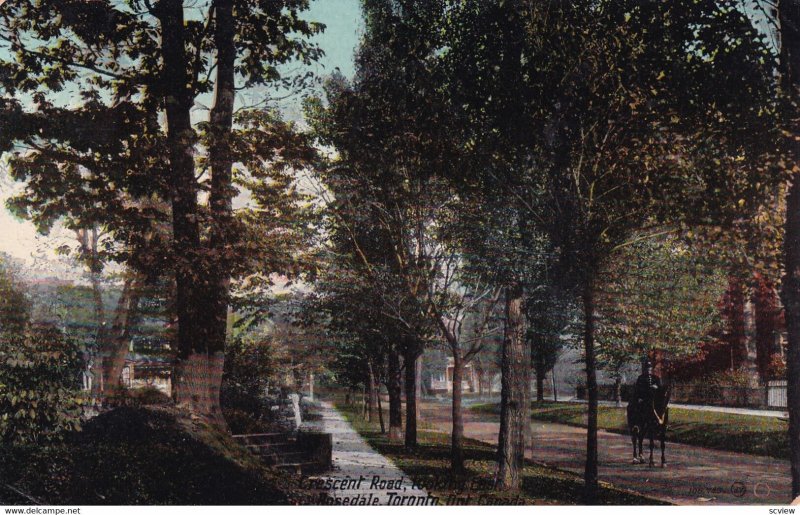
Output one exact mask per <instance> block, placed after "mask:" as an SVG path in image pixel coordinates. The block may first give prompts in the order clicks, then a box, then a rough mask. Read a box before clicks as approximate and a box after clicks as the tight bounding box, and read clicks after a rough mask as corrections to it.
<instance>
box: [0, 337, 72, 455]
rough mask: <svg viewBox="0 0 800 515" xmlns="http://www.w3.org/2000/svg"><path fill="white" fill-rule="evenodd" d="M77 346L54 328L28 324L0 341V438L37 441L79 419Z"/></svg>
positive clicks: (11, 441) (48, 437)
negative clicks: (17, 332) (21, 332)
mask: <svg viewBox="0 0 800 515" xmlns="http://www.w3.org/2000/svg"><path fill="white" fill-rule="evenodd" d="M81 370H82V363H81V358H80V352H79V349H78V346H77V345H76V344H75V342H74V341H73V340H71V339H68V338H66V337H65V336H64V334H63V333H62V332H61V331H60V330H59V329H57V328H55V327H52V326H43V325H40V326H36V325H33V326H29V327H28V328H27V329H26V330H25V332H24V333H23V334H18V335H8V334H7V335H5V337H4V338H3V341H2V343H1V344H0V413H1V415H0V441H2V442H5V443H40V442H42V441H46V440H49V439H52V438H59V437H60V435H61V434H62V433H63V432H64V431H69V430H72V429H77V428H78V427H79V425H80V415H81V404H82V397H81V392H80V381H79V374H80V371H81Z"/></svg>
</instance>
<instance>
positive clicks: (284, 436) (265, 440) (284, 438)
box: [233, 433, 295, 445]
mask: <svg viewBox="0 0 800 515" xmlns="http://www.w3.org/2000/svg"><path fill="white" fill-rule="evenodd" d="M233 438H235V439H236V440H238V441H239V442H241V443H243V444H245V445H265V444H270V443H286V442H294V440H295V437H294V436H293V435H291V434H289V433H252V434H244V435H233Z"/></svg>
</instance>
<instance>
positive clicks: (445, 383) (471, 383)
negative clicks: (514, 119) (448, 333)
mask: <svg viewBox="0 0 800 515" xmlns="http://www.w3.org/2000/svg"><path fill="white" fill-rule="evenodd" d="M454 368H455V366H454V365H453V358H447V363H446V366H445V367H443V368H440V369H439V370H438V371H437V372H434V373H433V374H432V375H431V380H430V388H429V391H430V393H432V394H436V393H452V392H453V369H454ZM461 391H462V392H470V393H477V392H478V375H477V374H476V373H475V368H474V367H473V366H472V363H467V364H466V365H465V366H464V375H463V379H462V382H461Z"/></svg>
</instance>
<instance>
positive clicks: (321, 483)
mask: <svg viewBox="0 0 800 515" xmlns="http://www.w3.org/2000/svg"><path fill="white" fill-rule="evenodd" d="M320 404H321V412H322V424H321V426H322V427H321V429H322V430H323V431H325V432H327V433H331V434H332V435H333V471H331V472H327V473H325V474H322V475H319V476H315V477H313V478H309V479H308V485H309V487H311V488H310V489H311V490H312V491H314V492H318V493H319V494H320V497H319V504H342V505H351V506H352V505H362V506H363V505H367V506H378V505H380V506H387V505H389V506H403V505H405V506H415V505H425V504H430V499H432V498H429V497H428V493H427V492H426V491H425V490H424V489H421V488H417V487H416V486H415V485H414V484H413V483H412V482H411V480H410V479H409V478H408V477H407V476H406V475H405V474H404V473H403V471H402V470H400V469H399V468H397V466H395V465H394V464H393V463H392V462H391V461H389V460H388V459H387V458H386V457H384V456H383V455H382V454H380V453H378V452H377V451H375V449H373V448H372V447H370V446H369V444H368V443H367V442H366V440H364V439H363V438H362V437H361V435H359V434H358V432H357V431H356V430H355V429H353V427H352V426H351V425H350V424H349V423H348V422H347V421H346V420H345V419H344V417H342V415H341V414H340V413H339V412H338V411H336V409H335V408H334V407H333V406H332V405H331V404H330V403H329V402H324V401H323V402H321V403H320ZM326 494H327V499H325V495H326Z"/></svg>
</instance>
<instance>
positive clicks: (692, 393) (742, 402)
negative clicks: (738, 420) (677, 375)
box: [577, 381, 787, 409]
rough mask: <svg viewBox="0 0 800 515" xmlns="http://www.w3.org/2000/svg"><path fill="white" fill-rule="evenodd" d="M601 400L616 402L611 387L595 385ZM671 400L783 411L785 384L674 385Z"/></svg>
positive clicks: (582, 394)
mask: <svg viewBox="0 0 800 515" xmlns="http://www.w3.org/2000/svg"><path fill="white" fill-rule="evenodd" d="M577 390H578V391H577V394H578V395H577V396H578V398H579V399H586V388H585V387H583V386H579V387H578V388H577ZM621 394H622V401H623V402H627V401H628V400H629V399H630V397H631V395H633V387H632V386H631V385H622V388H621ZM598 396H599V398H600V400H605V401H614V400H616V391H615V388H614V385H600V386H598ZM671 401H672V402H677V403H683V404H702V405H708V406H726V407H735V408H756V409H785V408H786V405H787V403H786V381H770V382H769V383H767V385H766V386H758V387H739V386H719V385H710V384H674V385H673V386H672V395H671Z"/></svg>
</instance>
